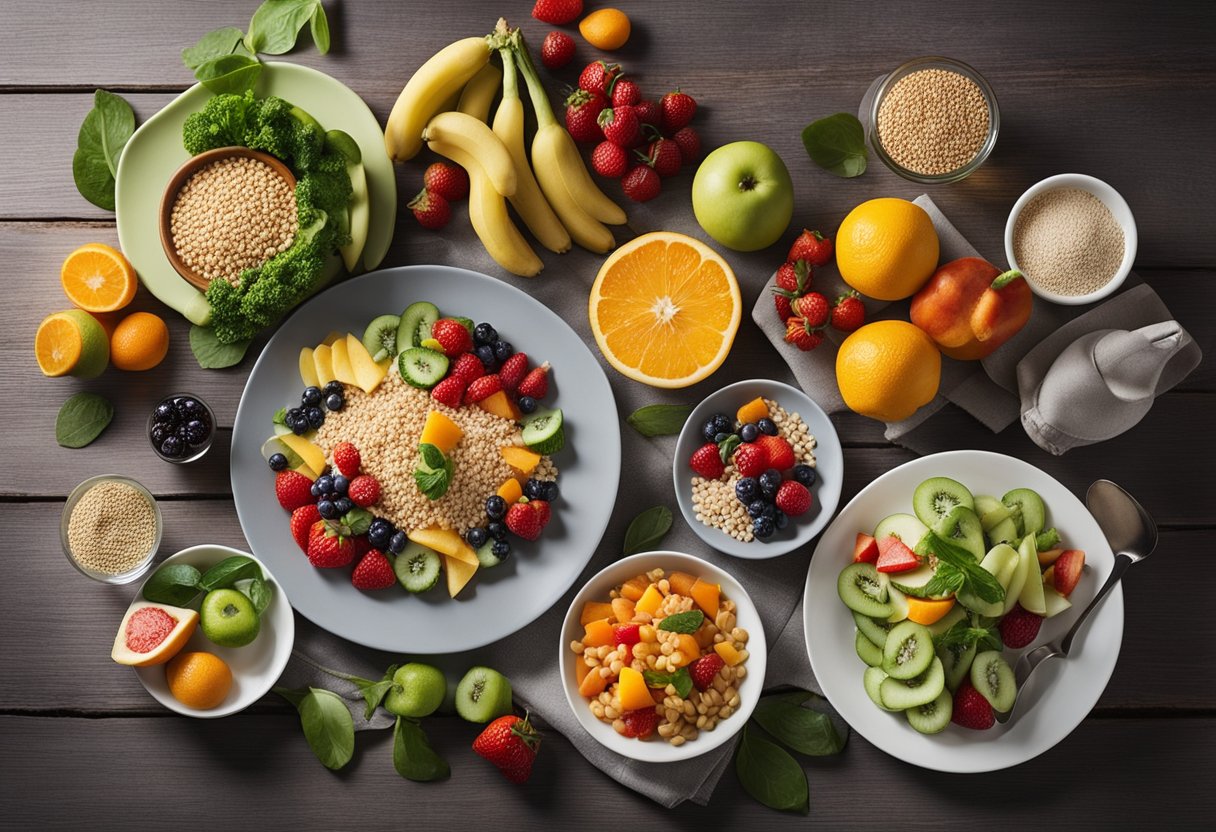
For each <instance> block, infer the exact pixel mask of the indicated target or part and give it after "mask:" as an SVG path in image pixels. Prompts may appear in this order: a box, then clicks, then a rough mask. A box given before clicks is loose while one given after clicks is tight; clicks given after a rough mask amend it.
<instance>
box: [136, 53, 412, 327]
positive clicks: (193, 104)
mask: <svg viewBox="0 0 1216 832" xmlns="http://www.w3.org/2000/svg"><path fill="white" fill-rule="evenodd" d="M264 67H265V68H264V69H263V70H262V74H261V77H260V78H259V79H258V84H257V87H256V89H255V90H254V92H255V94H256V95H258V96H259V97H261V96H266V95H277V96H279V97H280V98H284V99H286V100H288V101H290V102H291V103H293V104H298V105H299V106H300V107H301V108H303V109H304V110H306V111H307V112H309V113H310V114H312V116H313V117H315V118H316V119H317V121H319V122H320V123H321V125H322V126H323V127H325V129H327V130H335V129H337V130H345V131H346V132H347V133H349V134H350V135H351V136H352V137H353V138H354V140H355V141H356V142H358V143H359V148H360V149H361V150H362V151H363V167H364V168H365V170H366V171H367V188H368V192H369V198H370V200H371V218H370V227H369V229H368V234H367V245H366V246H365V247H364V249H363V266H364V268H365V269H368V270H370V269H374V268H376V266H378V265H380V261H381V260H383V259H384V255H385V254H386V253H387V252H388V247H389V243H391V242H392V239H393V227H394V225H395V224H396V221H397V179H396V176H395V175H394V173H393V164H392V162H391V161H389V158H388V154H387V153H386V152H385V149H384V133H383V132H382V131H381V130H380V124H379V122H377V121H376V117H375V116H374V115H372V111H371V110H369V109H368V108H367V105H366V104H364V103H363V99H361V98H360V97H359V96H358V95H357V94H355V92H354V90H352V89H351V88H350V87H348V86H346V85H345V84H343V83H342V82H341V81H338V80H336V79H334V78H331V77H330V76H328V75H326V74H325V73H323V72H318V71H317V70H315V69H310V68H308V67H305V66H298V65H296V64H287V63H266V64H265V65H264ZM210 97H211V93H210V92H209V91H208V90H207V89H205V88H204V87H203V86H202V85H201V84H195V85H194V86H193V87H191V88H190V89H188V90H186V91H185V92H184V93H182V94H181V95H179V96H178V97H177V98H175V99H173V101H171V102H170V103H169V104H168V105H167V106H166V107H165V108H164V109H163V110H161V111H160V112H159V113H157V114H156V115H154V116H152V118H150V119H148V120H147V121H146V122H144V123H143V125H142V126H140V128H139V129H138V130H136V131H135V135H133V136H131V140H130V141H128V142H127V146H126V148H124V150H123V153H122V158H121V159H120V160H119V162H118V175H117V177H115V179H116V186H115V194H114V197H115V203H116V206H117V212H118V240H119V242H120V243H121V245H122V251H123V254H125V255H126V256H127V259H128V260H130V261H131V265H132V266H134V267H135V271H136V272H138V274H139V278H140V280H142V281H143V284H144V285H145V286H146V287H148V290H149V291H150V292H152V294H154V295H156V297H157V298H159V299H160V300H161V301H162V302H164V303H165V304H166V305H167V306H169V307H171V308H173V309H176V310H177V311H178V312H180V313H182V315H184V316H185V317H186V318H187V319H188V320H190V321H193V322H194V323H196V324H206V323H207V321H208V320H209V319H210V317H211V308H210V307H209V306H208V305H207V299H206V298H205V297H203V295H202V293H201V292H199V291H198V290H197V289H195V288H194V287H193V286H191V285H190V284H189V283H187V282H186V281H185V280H184V279H183V278H182V277H181V276H180V275H179V274H178V273H177V272H176V271H174V269H173V266H171V265H170V264H169V258H167V257H166V256H165V252H164V249H162V248H161V245H160V233H159V230H158V228H159V214H160V199H161V195H162V193H163V192H164V189H165V185H166V184H167V183H168V182H169V178H170V177H171V176H172V175H173V172H174V171H176V170H177V169H178V168H179V167H181V165H182V163H183V162H185V161H186V159H187V158H189V155H188V154H187V153H186V149H185V148H184V147H182V125H183V124H184V123H185V121H186V117H187V116H188V115H190V114H191V113H194V112H197V111H198V110H200V109H202V107H203V105H204V104H206V102H207V99H209V98H210Z"/></svg>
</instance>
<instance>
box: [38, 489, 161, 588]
mask: <svg viewBox="0 0 1216 832" xmlns="http://www.w3.org/2000/svg"><path fill="white" fill-rule="evenodd" d="M163 531H164V522H163V520H162V519H161V515H160V506H158V505H157V504H156V498H154V497H153V496H152V495H151V494H150V493H149V492H148V489H146V488H144V487H143V486H142V485H140V484H139V483H137V482H136V481H135V480H133V479H129V478H127V477H120V476H115V475H112V474H109V475H104V476H100V477H90V478H89V479H87V480H85V481H84V482H82V483H81V484H80V485H78V486H76V488H74V489H73V490H72V493H71V494H70V495H68V499H67V502H66V503H64V506H63V516H62V518H61V519H60V521H59V538H60V541H61V542H62V544H63V551H64V554H66V555H67V557H68V562H69V563H71V564H72V566H74V567H76V568H77V569H78V570H79V571H80V572H81V573H83V574H85V575H87V576H89V577H90V578H92V579H93V580H95V581H102V582H103V583H110V584H125V583H130V582H131V581H133V580H135V579H136V578H138V577H140V576H141V575H143V574H144V572H146V571H147V569H148V567H149V566H151V565H152V559H153V557H154V556H155V555H156V550H157V549H159V548H160V539H161V534H162V533H163Z"/></svg>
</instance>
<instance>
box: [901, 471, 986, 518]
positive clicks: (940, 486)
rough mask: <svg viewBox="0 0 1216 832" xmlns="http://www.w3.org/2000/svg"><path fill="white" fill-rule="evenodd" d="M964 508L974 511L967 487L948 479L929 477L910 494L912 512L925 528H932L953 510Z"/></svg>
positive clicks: (972, 500)
mask: <svg viewBox="0 0 1216 832" xmlns="http://www.w3.org/2000/svg"><path fill="white" fill-rule="evenodd" d="M955 506H966V507H967V508H969V509H971V510H972V511H974V510H975V498H974V497H972V496H971V492H970V491H968V490H967V486H965V485H963V484H962V483H961V482H959V481H958V480H952V479H950V478H949V477H930V478H929V479H927V480H925V481H924V482H922V483H921V484H920V485H918V486H916V490H915V491H913V492H912V510H913V511H914V512H916V516H917V517H919V518H920V521H921V522H922V523H924V524H925V525H926V526H932V525H933V524H934V523H936V522H937V521H938V520H941V519H942V518H943V517H945V516H946V515H947V514H949V513H950V512H951V510H953V509H954V507H955Z"/></svg>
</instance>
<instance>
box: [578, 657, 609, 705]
mask: <svg viewBox="0 0 1216 832" xmlns="http://www.w3.org/2000/svg"><path fill="white" fill-rule="evenodd" d="M579 662H582V663H584V664H585V662H583V660H582V659H579ZM588 670H591V668H588ZM595 671H596V672H595V673H588V674H587V675H586V676H584V677H583V680H582V681H581V682H579V684H578V693H579V696H585V697H587V698H588V699H591V698H592V697H595V696H599V695H600V694H601V693H603V692H604V688H606V687H608V680H607V679H605V678H604V677H603V676H601V675H600V674H599V668H598V667H597V668H595Z"/></svg>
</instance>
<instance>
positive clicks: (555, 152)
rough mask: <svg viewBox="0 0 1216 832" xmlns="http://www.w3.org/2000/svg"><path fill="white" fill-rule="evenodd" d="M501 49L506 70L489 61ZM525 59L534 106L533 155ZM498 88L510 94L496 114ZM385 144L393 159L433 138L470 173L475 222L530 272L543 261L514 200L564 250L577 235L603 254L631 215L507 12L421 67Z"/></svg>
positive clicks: (510, 265) (515, 269)
mask: <svg viewBox="0 0 1216 832" xmlns="http://www.w3.org/2000/svg"><path fill="white" fill-rule="evenodd" d="M495 52H497V53H499V55H500V56H501V59H502V69H501V70H500V69H499V68H498V67H497V66H496V65H494V64H492V63H490V58H491V56H492V55H493V54H494V53H495ZM517 66H518V69H519V70H520V71H521V72H522V73H523V76H524V80H525V82H526V84H527V87H528V94H529V97H530V98H531V100H532V106H533V109H535V111H536V121H537V131H536V135H535V136H534V137H533V139H532V155H531V159H530V160H529V157H528V153H527V150H526V149H525V145H524V105H523V101H522V100H521V98H520V95H519V83H518V80H517V77H516V68H517ZM500 86H501V89H502V99H501V101H500V103H499V105H498V109H497V111H496V112H495V113H494V118H493V121H490V117H489V116H490V107H491V105H492V104H493V101H494V98H495V97H496V95H497V93H498V90H499V87H500ZM384 143H385V146H386V148H387V149H388V155H389V158H391V159H392V160H393V161H394V162H404V161H406V160H408V159H412V158H413V157H414V156H416V155H417V154H418V151H420V150H421V149H422V146H423V144H425V145H426V146H427V147H428V148H430V149H431V150H433V151H434V152H436V153H438V154H439V155H441V156H445V157H447V158H448V159H451V160H452V161H453V162H455V163H456V164H458V165H460V166H461V167H463V168H464V169H465V170H466V171H467V172H468V174H469V220H470V222H471V223H472V225H473V230H474V231H476V232H477V236H478V238H480V239H481V243H482V245H483V246H485V249H486V251H487V252H488V253H489V255H490V256H491V257H492V258H494V261H495V262H496V263H498V264H499V265H500V266H502V267H503V268H504V269H506V270H507V271H509V272H511V273H512V274H517V275H520V276H522V277H532V276H534V275H536V274H538V273H539V272H540V270H541V269H542V268H543V265H544V264H543V263H542V262H541V259H540V258H539V257H537V255H536V252H535V251H533V249H532V246H531V245H530V244H529V243H528V241H527V239H525V238H524V236H523V234H522V233H520V231H519V229H518V228H517V227H516V225H515V223H514V221H513V220H512V219H511V216H510V214H509V213H508V211H507V201H508V200H510V202H511V205H512V206H514V208H515V210H516V212H517V213H518V214H519V216H520V218H521V219H522V220H523V221H524V224H525V225H526V226H527V227H528V230H529V231H530V232H532V235H533V236H534V237H535V238H536V239H537V240H538V241H539V242H540V244H541V245H543V246H544V247H545V248H547V249H549V250H550V251H554V252H557V253H558V254H561V253H562V252H565V251H568V250H569V249H570V246H571V241H572V240H573V242H575V243H578V244H579V245H580V246H582V247H583V248H586V249H589V250H590V251H594V252H597V253H599V254H603V253H605V252H607V251H609V250H611V249H612V248H613V247H614V246H615V245H616V240H615V239H614V238H613V236H612V231H611V230H610V229H609V228H608V226H609V225H623V224H624V223H625V219H626V217H625V212H624V210H622V209H621V207H620V206H619V205H617V204H616V203H615V202H613V201H612V200H611V199H609V198H608V197H607V196H605V195H604V193H603V191H601V190H600V189H599V187H598V186H597V185H596V184H595V182H594V181H593V180H592V179H591V174H590V173H588V172H587V168H586V166H585V165H584V164H583V158H582V156H581V155H580V154H579V152H578V147H577V146H576V145H575V143H574V139H572V138H571V137H570V134H569V133H568V132H566V128H565V126H564V125H563V124H562V123H561V122H559V121H558V120H557V118H556V116H555V115H554V113H553V108H552V106H551V105H550V103H549V98H548V96H547V95H546V94H545V90H544V87H543V86H542V85H541V81H540V78H539V77H538V76H537V74H536V68H535V66H534V65H533V63H532V57H531V55H530V54H529V53H528V47H527V45H526V44H525V43H524V41H523V37H522V35H521V34H520V32H519V30H518V29H514V30H513V29H510V28H509V27H508V26H507V23H506V21H505V20H501V19H500V20H499V21H498V26H497V27H496V28H495V30H494V32H493V33H492V34H490V35H488V36H486V37H484V38H476V37H473V38H464V39H462V40H458V41H456V42H455V43H453V44H451V45H449V46H446V47H444V48H443V49H442V50H440V51H439V52H438V53H436V54H435V55H434V56H432V57H431V58H430V59H429V60H428V61H427V62H426V63H424V64H423V65H422V66H421V67H420V68H419V69H418V71H417V72H415V73H414V75H413V77H412V78H410V80H409V82H408V83H407V84H406V85H405V89H403V90H402V91H401V95H399V96H398V97H397V102H396V104H394V105H393V111H392V113H391V114H390V115H389V118H388V124H387V126H386V127H385V130H384ZM533 170H535V172H536V173H535V175H533Z"/></svg>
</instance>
